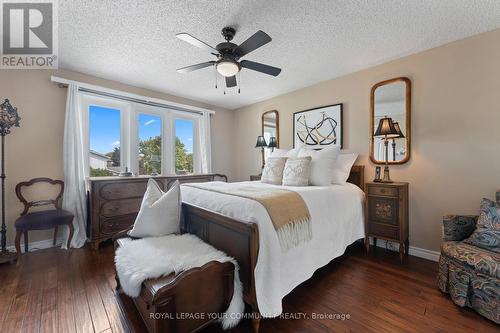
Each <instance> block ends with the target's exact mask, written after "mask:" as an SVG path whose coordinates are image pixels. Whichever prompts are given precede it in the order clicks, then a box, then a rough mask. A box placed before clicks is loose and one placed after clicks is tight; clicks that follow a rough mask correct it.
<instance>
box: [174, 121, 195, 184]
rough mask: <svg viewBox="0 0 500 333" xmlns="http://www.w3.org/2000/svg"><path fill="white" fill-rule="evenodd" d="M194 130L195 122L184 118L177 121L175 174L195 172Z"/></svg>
mask: <svg viewBox="0 0 500 333" xmlns="http://www.w3.org/2000/svg"><path fill="white" fill-rule="evenodd" d="M194 129H195V126H194V121H192V120H188V119H184V118H176V119H175V173H176V174H178V175H181V174H189V173H193V171H194V167H193V165H194V163H193V156H194V152H193V141H194Z"/></svg>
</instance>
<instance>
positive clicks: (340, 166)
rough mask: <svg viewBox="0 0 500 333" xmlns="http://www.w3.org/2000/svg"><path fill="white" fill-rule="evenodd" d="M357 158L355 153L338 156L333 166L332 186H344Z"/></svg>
mask: <svg viewBox="0 0 500 333" xmlns="http://www.w3.org/2000/svg"><path fill="white" fill-rule="evenodd" d="M357 158H358V154H357V153H347V154H339V156H338V157H337V160H336V161H335V165H334V166H333V180H332V184H339V185H344V184H345V183H346V182H347V178H349V174H350V173H351V168H352V166H353V165H354V162H356V159H357Z"/></svg>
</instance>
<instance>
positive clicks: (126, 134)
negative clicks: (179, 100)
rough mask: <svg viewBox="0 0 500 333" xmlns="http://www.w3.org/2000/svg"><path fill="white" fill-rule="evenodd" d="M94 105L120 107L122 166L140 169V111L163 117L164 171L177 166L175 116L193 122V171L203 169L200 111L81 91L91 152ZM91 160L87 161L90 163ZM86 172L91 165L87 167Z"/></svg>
mask: <svg viewBox="0 0 500 333" xmlns="http://www.w3.org/2000/svg"><path fill="white" fill-rule="evenodd" d="M92 105H96V106H102V107H105V108H110V109H116V110H119V111H120V167H121V169H122V170H123V171H125V168H128V170H129V171H130V172H132V173H134V174H138V173H139V158H138V157H139V156H138V154H139V114H149V115H154V116H158V117H160V119H161V137H162V140H161V142H162V147H161V175H174V174H176V170H175V162H176V159H175V158H176V156H175V136H176V131H175V120H176V119H182V120H187V121H192V122H193V173H195V174H196V173H200V172H201V158H200V154H201V150H200V146H199V145H200V140H199V121H200V117H201V115H197V114H191V113H188V112H182V111H177V110H172V109H167V108H161V107H154V106H149V105H145V104H139V103H134V102H125V101H120V100H118V99H114V98H111V97H110V98H107V97H101V96H96V95H93V94H86V93H81V94H80V107H81V108H82V111H83V112H82V113H83V115H84V116H83V136H84V142H85V145H86V147H87V151H88V152H90V113H89V107H90V106H92ZM88 164H89V161H87V165H88ZM86 169H87V170H86V176H87V177H88V176H89V174H90V168H86Z"/></svg>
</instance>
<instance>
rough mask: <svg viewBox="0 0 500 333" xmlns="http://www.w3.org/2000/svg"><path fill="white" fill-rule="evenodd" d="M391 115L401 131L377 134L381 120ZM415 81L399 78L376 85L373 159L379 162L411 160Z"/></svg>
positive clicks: (373, 93)
mask: <svg viewBox="0 0 500 333" xmlns="http://www.w3.org/2000/svg"><path fill="white" fill-rule="evenodd" d="M384 118H390V119H391V120H392V123H393V124H394V128H396V131H397V132H398V133H399V134H395V135H391V136H389V139H388V141H389V144H385V139H384V138H383V137H377V136H375V132H376V131H377V129H378V127H379V125H380V121H381V120H382V119H384ZM410 119H411V81H410V79H408V78H407V77H398V78H394V79H390V80H386V81H382V82H379V83H377V84H375V85H374V86H373V87H372V89H371V93H370V159H371V161H372V162H373V163H375V164H385V162H386V157H387V159H388V163H389V164H403V163H406V162H408V161H409V159H410V144H411V121H410Z"/></svg>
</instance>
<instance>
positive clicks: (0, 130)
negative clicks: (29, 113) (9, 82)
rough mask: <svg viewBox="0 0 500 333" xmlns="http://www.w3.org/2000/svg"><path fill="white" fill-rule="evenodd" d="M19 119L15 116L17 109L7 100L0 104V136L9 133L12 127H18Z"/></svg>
mask: <svg viewBox="0 0 500 333" xmlns="http://www.w3.org/2000/svg"><path fill="white" fill-rule="evenodd" d="M20 120H21V117H19V115H18V114H17V108H16V107H13V106H12V105H11V104H10V102H9V100H8V99H5V101H4V102H3V103H2V104H0V135H2V136H5V135H7V134H9V133H10V128H11V127H12V126H15V127H19V121H20Z"/></svg>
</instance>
